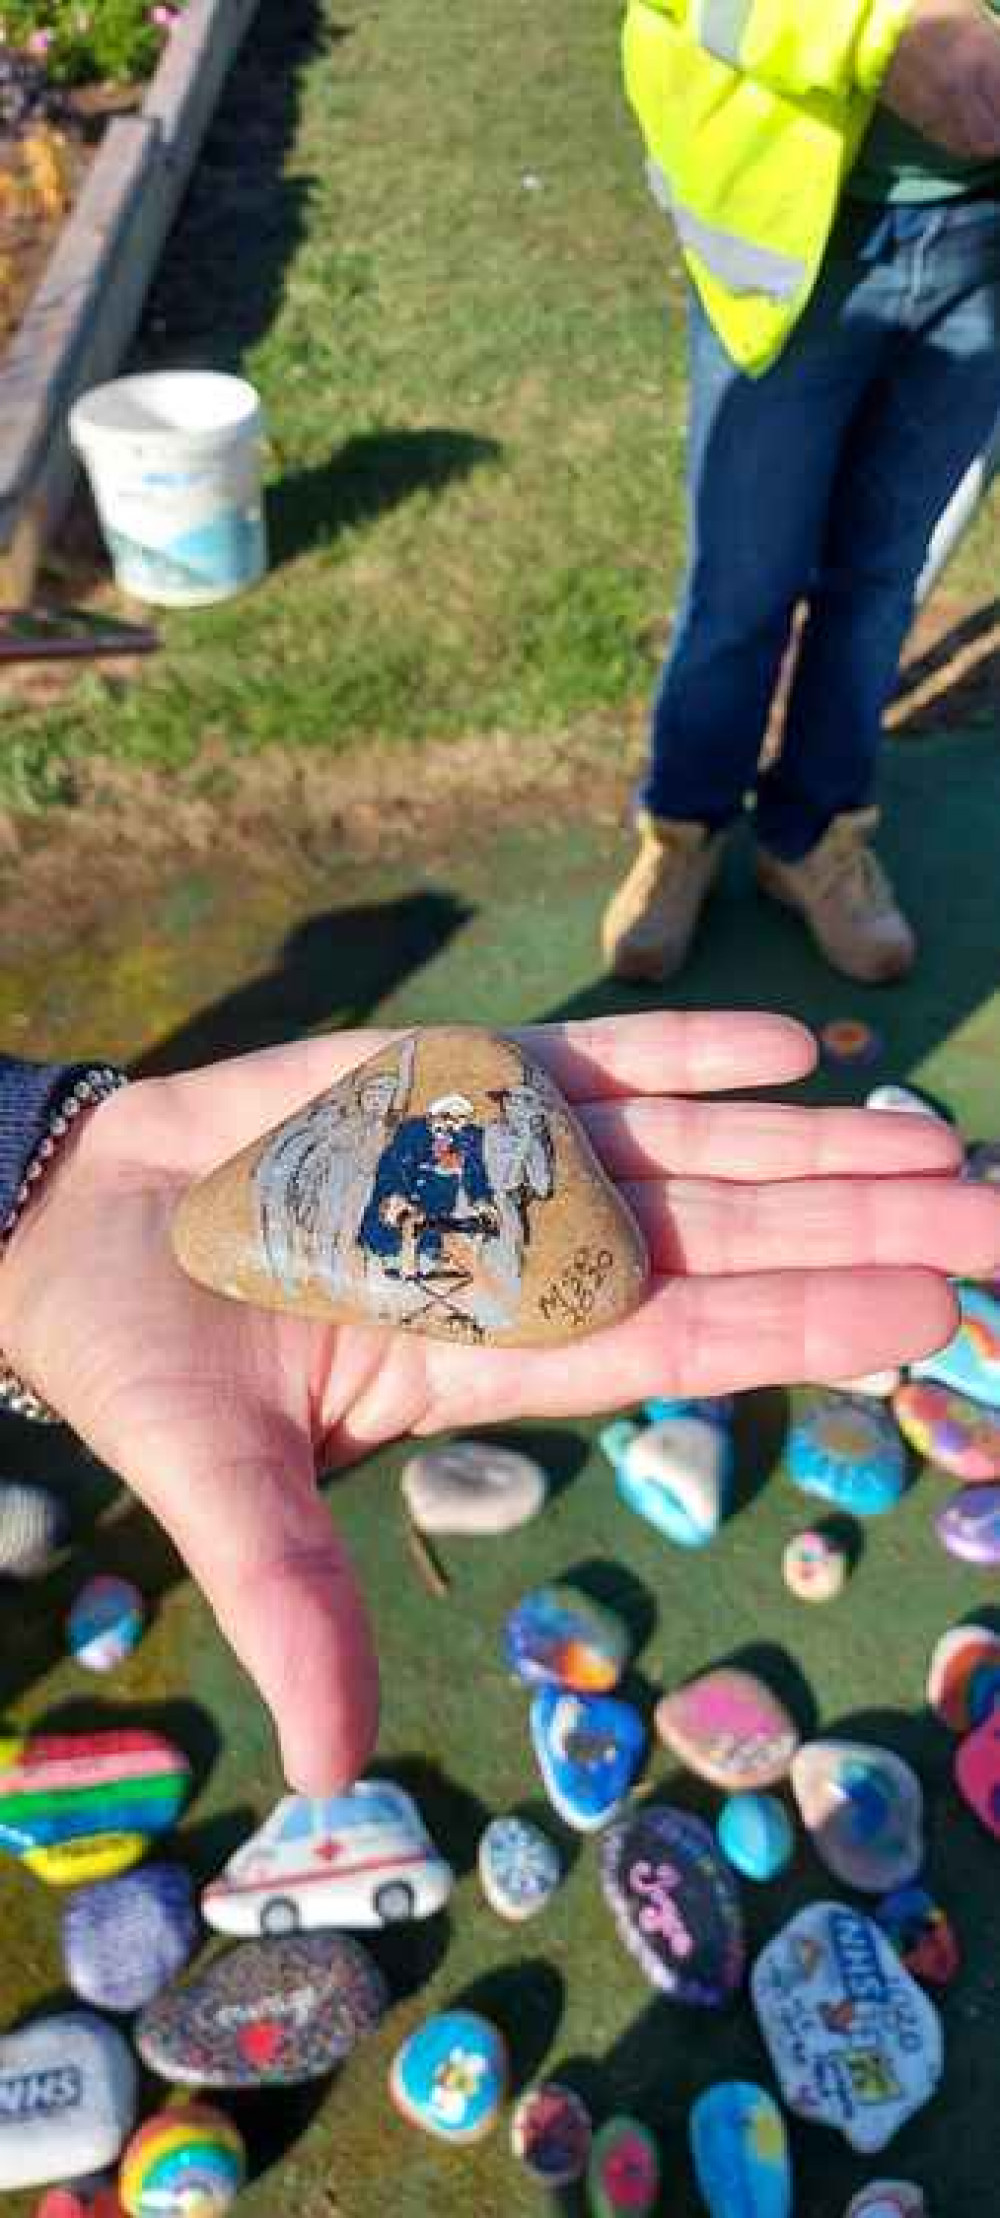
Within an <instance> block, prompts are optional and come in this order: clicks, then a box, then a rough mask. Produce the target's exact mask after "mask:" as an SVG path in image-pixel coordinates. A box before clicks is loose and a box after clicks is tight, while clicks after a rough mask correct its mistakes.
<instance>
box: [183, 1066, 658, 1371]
mask: <svg viewBox="0 0 1000 2218" xmlns="http://www.w3.org/2000/svg"><path fill="white" fill-rule="evenodd" d="M173 1241H174V1248H175V1252H176V1254H177V1257H178V1260H179V1262H180V1263H181V1264H182V1265H183V1267H184V1269H185V1270H186V1271H188V1272H189V1273H190V1275H191V1277H192V1278H195V1279H197V1280H199V1281H200V1282H201V1283H202V1284H203V1285H206V1286H211V1287H213V1288H214V1289H215V1290H216V1291H217V1292H218V1293H221V1294H229V1295H232V1296H233V1297H235V1298H236V1299H237V1300H241V1301H251V1302H257V1303H259V1304H261V1305H262V1306H263V1307H265V1308H268V1309H289V1310H296V1311H298V1312H300V1313H301V1314H303V1315H305V1316H310V1317H331V1318H340V1319H350V1318H358V1317H361V1318H363V1319H365V1320H367V1321H369V1322H375V1323H378V1324H382V1325H403V1326H407V1327H408V1328H409V1329H410V1330H412V1331H416V1332H422V1333H431V1334H433V1335H436V1336H437V1337H438V1338H441V1339H445V1340H451V1341H456V1342H459V1343H462V1342H467V1343H468V1342H471V1343H478V1342H480V1341H490V1342H493V1341H502V1342H506V1343H508V1344H510V1345H513V1346H524V1347H527V1346H532V1345H534V1344H535V1343H558V1342H566V1341H572V1340H576V1339H579V1338H581V1337H582V1336H583V1335H584V1334H586V1333H590V1332H596V1331H597V1330H598V1329H599V1328H600V1327H601V1326H604V1325H611V1324H615V1323H617V1321H618V1320H619V1319H620V1318H622V1317H626V1316H628V1315H629V1313H630V1312H631V1311H632V1310H633V1309H635V1308H636V1306H637V1304H638V1303H639V1302H640V1301H641V1300H642V1297H643V1295H644V1293H645V1291H646V1285H647V1280H648V1274H649V1262H648V1257H647V1254H646V1245H645V1241H644V1240H643V1238H642V1235H641V1233H640V1232H639V1229H638V1227H637V1225H636V1224H635V1222H634V1220H633V1218H632V1217H631V1216H630V1214H629V1212H628V1210H627V1209H626V1207H625V1204H624V1202H623V1201H622V1200H621V1197H620V1195H619V1194H618V1192H617V1189H616V1188H615V1187H614V1186H613V1185H612V1184H611V1181H610V1179H609V1178H608V1177H607V1176H606V1174H605V1172H604V1171H603V1170H602V1169H601V1166H600V1164H599V1162H598V1160H597V1157H596V1155H595V1154H594V1151H593V1149H592V1148H591V1145H590V1142H589V1140H588V1139H587V1138H586V1137H585V1135H584V1133H583V1131H582V1130H581V1128H580V1126H579V1125H578V1124H577V1123H576V1121H575V1119H574V1118H573V1117H572V1116H571V1114H570V1111H569V1109H568V1108H567V1106H566V1103H565V1102H564V1100H563V1099H562V1096H561V1094H560V1093H559V1092H558V1090H557V1088H556V1087H555V1085H554V1084H553V1081H552V1080H551V1078H550V1077H549V1076H548V1073H547V1072H546V1071H544V1070H542V1068H541V1067H540V1065H538V1064H535V1063H531V1062H529V1061H528V1058H527V1057H526V1056H525V1055H524V1054H523V1053H522V1051H521V1049H520V1048H519V1047H517V1046H516V1045H515V1044H514V1042H513V1041H511V1040H505V1039H501V1038H499V1037H498V1036H497V1035H496V1034H494V1033H489V1032H479V1031H476V1030H474V1029H473V1028H472V1027H471V1026H470V1027H463V1028H461V1029H454V1030H452V1029H444V1028H443V1029H441V1030H432V1031H426V1032H419V1033H410V1034H409V1035H408V1036H407V1037H406V1038H403V1039H400V1040H395V1041H394V1042H393V1043H392V1045H391V1046H389V1047H385V1048H382V1049H381V1050H380V1052H379V1053H378V1054H377V1055H373V1056H372V1057H371V1058H370V1059H369V1060H368V1061H367V1062H366V1063H363V1064H361V1065H360V1066H359V1068H358V1069H357V1070H354V1071H351V1072H349V1074H348V1076H347V1077H346V1078H343V1079H341V1080H340V1082H339V1084H338V1085H336V1086H331V1087H330V1088H329V1089H328V1090H327V1092H325V1093H323V1094H321V1095H319V1096H318V1098H317V1099H316V1100H315V1101H311V1102H308V1103H306V1104H305V1106H304V1107H303V1108H302V1109H300V1110H299V1111H298V1112H297V1114H296V1115H295V1116H294V1117H290V1118H288V1120H287V1121H286V1122H285V1123H284V1124H282V1125H281V1126H279V1127H278V1129H277V1130H275V1131H273V1132H268V1133H265V1134H264V1136H263V1138H262V1139H259V1140H255V1141H254V1143H253V1145H252V1146H251V1147H248V1148H245V1149H244V1150H243V1152H242V1154H240V1155H238V1156H235V1157H234V1158H233V1160H232V1161H231V1162H228V1163H225V1164H223V1165H222V1166H221V1168H220V1169H218V1170H216V1171H213V1172H211V1174H210V1175H209V1177H208V1178H206V1179H202V1180H201V1181H200V1182H199V1184H197V1185H196V1186H194V1187H193V1188H192V1189H191V1191H190V1192H189V1193H188V1194H187V1196H186V1197H185V1198H184V1200H183V1201H182V1202H181V1204H180V1207H179V1209H178V1211H177V1213H176V1215H175V1218H174V1224H173Z"/></svg>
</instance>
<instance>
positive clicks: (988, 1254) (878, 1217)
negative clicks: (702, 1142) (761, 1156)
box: [625, 1120, 1000, 1278]
mask: <svg viewBox="0 0 1000 2218" xmlns="http://www.w3.org/2000/svg"><path fill="white" fill-rule="evenodd" d="M900 1121H902V1120H900ZM625 1191H626V1197H627V1199H628V1201H629V1203H630V1205H631V1207H632V1209H633V1211H634V1213H635V1215H636V1216H637V1217H638V1220H639V1223H640V1224H641V1226H642V1228H643V1231H644V1232H645V1235H646V1239H647V1241H648V1243H649V1246H650V1251H651V1255H652V1260H653V1266H654V1269H656V1270H658V1271H667V1272H669V1271H685V1272H692V1273H694V1274H695V1275H697V1276H701V1275H704V1274H706V1273H730V1272H733V1271H766V1270H775V1271H781V1270H787V1269H791V1268H793V1267H794V1266H796V1265H802V1266H804V1267H805V1268H807V1269H818V1268H826V1267H831V1266H837V1265H851V1264H917V1265H921V1266H924V1267H928V1268H930V1269H932V1270H940V1271H947V1272H948V1273H949V1274H950V1275H952V1276H954V1277H961V1278H979V1277H986V1276H987V1275H988V1274H989V1272H990V1271H992V1270H995V1269H996V1267H997V1264H998V1263H1000V1194H997V1193H995V1192H991V1191H990V1190H989V1189H988V1188H982V1187H980V1188H976V1187H975V1186H972V1185H962V1184H960V1183H959V1181H958V1180H957V1179H940V1180H938V1179H924V1178H889V1179H869V1178H854V1179H836V1178H832V1179H831V1178H823V1179H820V1178H816V1179H806V1180H801V1181H798V1182H793V1183H792V1184H788V1185H769V1186H754V1185H742V1186H741V1185H738V1184H733V1183H723V1182H722V1181H721V1180H713V1179H678V1178H675V1179H670V1180H667V1181H659V1182H654V1181H646V1182H644V1183H642V1184H641V1185H631V1186H628V1187H627V1188H626V1189H625Z"/></svg>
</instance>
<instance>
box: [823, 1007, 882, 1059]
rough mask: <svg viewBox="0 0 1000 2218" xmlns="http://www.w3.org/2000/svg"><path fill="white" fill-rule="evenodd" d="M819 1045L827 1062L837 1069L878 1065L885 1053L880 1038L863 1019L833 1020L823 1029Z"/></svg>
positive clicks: (842, 1018) (837, 1018)
mask: <svg viewBox="0 0 1000 2218" xmlns="http://www.w3.org/2000/svg"><path fill="white" fill-rule="evenodd" d="M819 1044H820V1047H821V1048H822V1050H823V1055H824V1057H825V1060H826V1061H827V1062H828V1063H834V1064H836V1066H837V1067H838V1069H839V1068H841V1067H843V1068H844V1069H847V1070H849V1069H851V1068H853V1067H854V1066H855V1065H859V1064H860V1065H864V1064H866V1063H877V1062H878V1059H879V1056H880V1055H881V1053H882V1041H881V1037H880V1035H879V1034H878V1033H877V1032H876V1031H874V1030H873V1028H872V1026H871V1025H870V1024H866V1023H865V1021H864V1019H863V1017H833V1018H832V1019H831V1021H830V1023H829V1024H823V1025H821V1026H820V1031H819Z"/></svg>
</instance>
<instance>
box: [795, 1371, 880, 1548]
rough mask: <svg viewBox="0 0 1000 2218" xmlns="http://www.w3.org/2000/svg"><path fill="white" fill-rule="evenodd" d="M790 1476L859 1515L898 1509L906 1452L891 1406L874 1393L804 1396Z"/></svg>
mask: <svg viewBox="0 0 1000 2218" xmlns="http://www.w3.org/2000/svg"><path fill="white" fill-rule="evenodd" d="M785 1465H786V1469H787V1471H788V1475H789V1478H790V1479H792V1480H793V1482H794V1484H795V1485H796V1486H797V1487H799V1488H801V1491H802V1492H803V1494H816V1495H818V1496H819V1498H820V1500H821V1501H824V1502H832V1503H833V1504H834V1506H835V1508H837V1509H840V1510H846V1511H848V1512H849V1513H850V1515H851V1516H854V1517H878V1516H880V1515H881V1514H882V1513H883V1512H884V1511H885V1510H890V1509H894V1508H895V1506H896V1503H897V1502H898V1501H899V1499H900V1496H901V1495H902V1493H903V1491H904V1488H905V1486H906V1455H905V1450H904V1448H903V1443H902V1441H901V1439H900V1437H899V1432H898V1429H897V1427H896V1425H895V1424H894V1422H893V1419H892V1417H891V1416H890V1414H889V1412H888V1410H886V1409H884V1408H883V1406H882V1404H881V1402H878V1401H876V1400H874V1399H873V1398H872V1397H871V1396H866V1395H858V1394H834V1393H828V1392H823V1393H809V1394H806V1395H803V1396H802V1398H801V1400H800V1402H799V1406H798V1409H797V1412H796V1416H795V1422H794V1424H793V1426H792V1429H791V1432H790V1434H789V1437H788V1445H787V1447H786V1449H785Z"/></svg>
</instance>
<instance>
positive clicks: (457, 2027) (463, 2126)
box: [389, 2010, 507, 2142]
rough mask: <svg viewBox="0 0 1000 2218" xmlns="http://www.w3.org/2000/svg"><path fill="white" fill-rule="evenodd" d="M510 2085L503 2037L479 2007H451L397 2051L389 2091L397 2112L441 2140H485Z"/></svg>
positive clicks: (423, 2027) (423, 2026)
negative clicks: (476, 2009)
mask: <svg viewBox="0 0 1000 2218" xmlns="http://www.w3.org/2000/svg"><path fill="white" fill-rule="evenodd" d="M506 2089H507V2050H506V2046H505V2043H504V2040H503V2036H502V2035H501V2034H499V2033H498V2032H497V2029H496V2027H495V2026H493V2025H491V2024H490V2023H489V2020H488V2019H487V2018H481V2017H480V2016H479V2013H478V2011H475V2010H445V2011H442V2012H441V2014H440V2016H438V2017H436V2018H428V2019H427V2020H426V2021H425V2023H424V2024H423V2025H421V2026H418V2027H417V2030H416V2032H415V2033H411V2035H410V2038H409V2040H408V2041H404V2043H403V2046H402V2048H401V2049H400V2050H399V2051H398V2052H397V2055H396V2057H395V2059H394V2062H393V2066H392V2070H391V2073H390V2075H389V2092H390V2094H391V2096H392V2099H393V2102H394V2103H395V2105H396V2108H397V2110H399V2111H401V2112H402V2115H403V2117H404V2118H409V2119H410V2121H411V2123H412V2124H413V2125H415V2126H422V2127H423V2129H424V2132H425V2133H432V2134H434V2135H435V2136H436V2137H437V2139H438V2140H440V2141H453V2142H462V2141H479V2140H481V2139H482V2137H483V2135H484V2134H487V2133H490V2132H491V2131H492V2129H493V2127H494V2126H495V2124H496V2122H497V2116H498V2113H499V2110H500V2106H501V2104H502V2102H503V2100H504V2096H505V2094H506Z"/></svg>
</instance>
